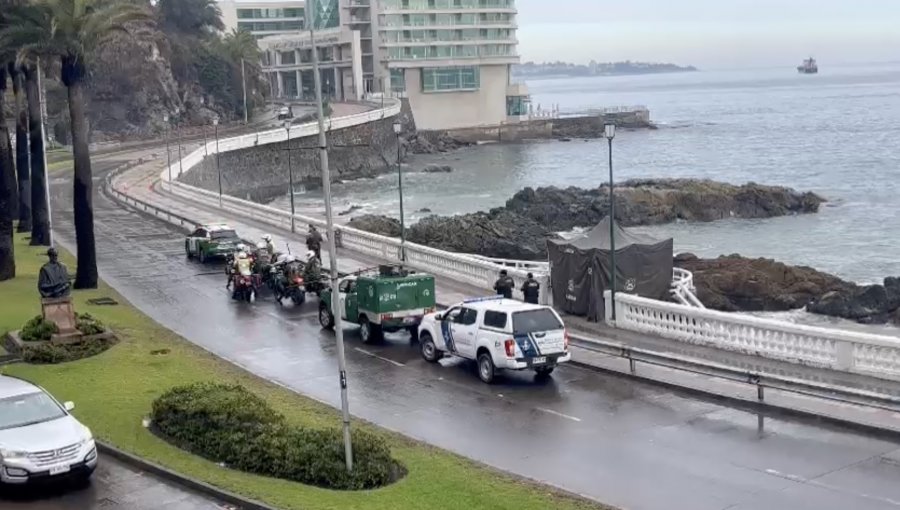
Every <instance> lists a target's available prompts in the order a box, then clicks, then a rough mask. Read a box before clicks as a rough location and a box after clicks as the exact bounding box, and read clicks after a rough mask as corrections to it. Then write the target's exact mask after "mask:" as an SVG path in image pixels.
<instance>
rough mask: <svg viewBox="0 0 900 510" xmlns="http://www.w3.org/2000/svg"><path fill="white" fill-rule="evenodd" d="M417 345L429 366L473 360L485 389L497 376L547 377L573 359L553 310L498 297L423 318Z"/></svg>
mask: <svg viewBox="0 0 900 510" xmlns="http://www.w3.org/2000/svg"><path fill="white" fill-rule="evenodd" d="M419 344H420V346H421V349H422V357H423V358H425V360H426V361H429V362H432V363H434V362H437V361H438V360H439V359H441V358H442V357H443V356H444V355H445V354H450V355H453V356H459V357H461V358H466V359H472V360H476V361H477V362H478V377H479V378H481V380H482V381H484V382H486V383H490V382H492V381H493V380H494V375H495V374H496V372H497V370H534V371H535V373H537V375H538V376H540V377H546V376H549V375H550V373H551V372H553V369H554V368H556V366H557V365H559V364H560V363H565V362H567V361H569V360H570V359H571V358H572V355H571V354H570V353H569V334H568V333H567V332H566V328H565V326H564V325H563V321H562V319H561V318H560V317H559V315H558V314H557V313H556V311H555V310H553V309H552V308H550V307H549V306H543V305H532V304H527V303H522V302H521V301H515V300H512V299H503V298H502V297H500V296H497V297H488V298H478V299H470V300H466V301H463V302H462V303H459V304H457V305H455V306H452V307H450V308H448V309H447V310H445V311H443V312H438V313H431V314H428V315H426V316H425V317H424V319H423V320H422V324H421V325H420V326H419Z"/></svg>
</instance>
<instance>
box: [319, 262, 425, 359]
mask: <svg viewBox="0 0 900 510" xmlns="http://www.w3.org/2000/svg"><path fill="white" fill-rule="evenodd" d="M332 294H333V293H332V290H331V289H326V290H324V291H322V295H321V300H320V302H319V324H321V325H322V327H323V328H325V329H333V328H334V315H333V314H332V305H331V302H332V299H333V298H332ZM338 299H339V303H340V309H341V319H342V320H344V321H347V322H351V323H354V324H359V336H360V337H361V338H362V341H363V343H371V342H377V341H379V340H381V339H382V338H383V334H384V333H385V332H388V333H390V332H394V331H400V330H404V329H405V330H407V331H409V333H410V335H412V337H413V339H417V338H418V336H419V324H420V323H421V322H422V317H424V316H425V315H426V314H429V313H431V312H433V311H434V309H435V301H434V276H431V275H428V274H421V273H414V272H410V271H407V270H405V269H403V268H401V267H400V266H394V265H384V266H379V267H378V268H377V270H368V271H365V272H360V273H358V274H353V275H351V276H348V277H346V278H342V279H341V280H340V283H339V284H338Z"/></svg>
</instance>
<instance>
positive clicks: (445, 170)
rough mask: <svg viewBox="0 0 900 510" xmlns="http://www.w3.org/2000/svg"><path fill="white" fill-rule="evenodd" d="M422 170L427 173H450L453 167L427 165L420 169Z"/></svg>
mask: <svg viewBox="0 0 900 510" xmlns="http://www.w3.org/2000/svg"><path fill="white" fill-rule="evenodd" d="M422 171H423V172H425V173H429V174H441V173H450V172H452V171H453V167H451V166H450V165H433V164H432V165H428V166H426V167H425V168H423V169H422Z"/></svg>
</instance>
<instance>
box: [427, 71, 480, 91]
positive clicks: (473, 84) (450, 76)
mask: <svg viewBox="0 0 900 510" xmlns="http://www.w3.org/2000/svg"><path fill="white" fill-rule="evenodd" d="M480 85H481V83H480V76H479V69H478V68H477V67H468V66H467V67H437V68H425V69H422V92H446V91H451V90H478V87H479V86H480Z"/></svg>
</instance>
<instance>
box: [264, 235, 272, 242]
mask: <svg viewBox="0 0 900 510" xmlns="http://www.w3.org/2000/svg"><path fill="white" fill-rule="evenodd" d="M262 238H263V241H265V242H267V243H271V242H272V236H271V235H269V234H264V235H263V236H262Z"/></svg>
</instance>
